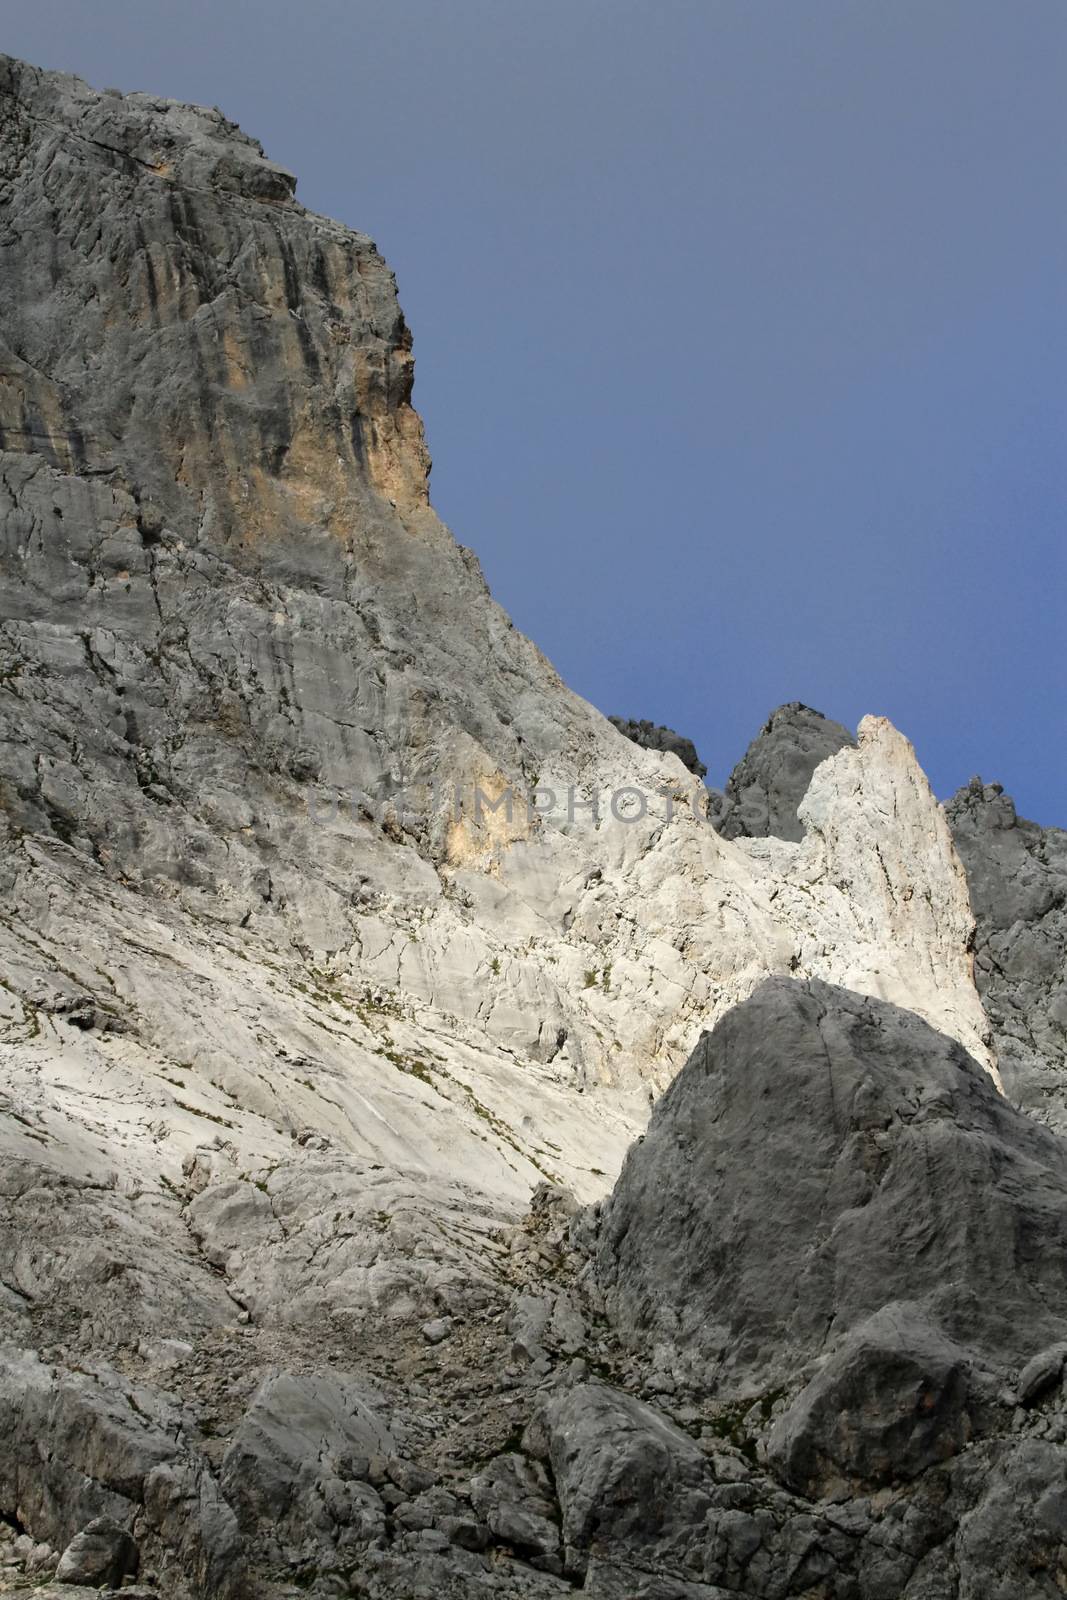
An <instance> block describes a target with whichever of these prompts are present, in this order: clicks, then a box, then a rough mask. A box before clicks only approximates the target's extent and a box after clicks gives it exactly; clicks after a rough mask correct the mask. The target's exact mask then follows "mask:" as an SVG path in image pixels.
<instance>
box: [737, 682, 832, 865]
mask: <svg viewBox="0 0 1067 1600" xmlns="http://www.w3.org/2000/svg"><path fill="white" fill-rule="evenodd" d="M855 742H856V741H855V739H854V738H853V736H852V734H851V733H849V731H848V729H847V728H845V727H842V725H841V723H839V722H831V721H830V719H829V717H824V716H823V715H822V714H821V712H818V711H813V710H812V709H811V707H810V706H805V705H801V703H800V701H799V700H793V701H791V702H790V704H789V705H785V706H779V707H778V709H777V711H772V712H771V715H770V717H769V718H768V719H767V721H766V722H765V723H764V725H763V727H762V728H761V729H760V731H759V733H758V734H757V736H756V738H755V739H753V741H752V743H751V744H750V745H749V747H748V749H747V750H746V751H745V754H744V755H743V756H742V758H741V760H740V761H739V762H738V764H737V766H736V767H735V768H734V770H733V771H732V772H731V774H730V776H729V778H728V779H727V782H726V791H725V792H726V805H725V808H724V810H723V814H722V817H721V820H720V821H719V822H718V824H717V826H718V829H719V832H720V833H721V834H722V835H723V837H724V838H726V839H741V838H750V839H764V838H766V837H768V835H773V836H774V837H776V838H779V839H802V838H803V836H804V828H803V825H802V824H801V822H800V819H799V818H798V816H797V807H798V806H799V804H800V802H801V800H803V798H804V796H805V794H806V793H807V790H808V785H809V784H810V782H811V776H812V773H813V772H814V771H815V768H816V767H817V766H818V765H819V763H820V762H821V761H825V760H826V759H827V758H828V757H829V756H832V755H835V754H836V753H837V751H838V750H843V749H845V747H846V746H848V745H854V744H855Z"/></svg>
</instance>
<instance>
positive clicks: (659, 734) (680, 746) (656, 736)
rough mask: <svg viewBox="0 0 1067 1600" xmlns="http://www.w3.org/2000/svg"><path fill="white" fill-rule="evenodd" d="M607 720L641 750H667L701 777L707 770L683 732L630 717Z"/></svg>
mask: <svg viewBox="0 0 1067 1600" xmlns="http://www.w3.org/2000/svg"><path fill="white" fill-rule="evenodd" d="M608 721H609V722H610V723H611V724H612V726H613V727H615V728H618V730H619V732H620V733H622V734H625V735H626V737H627V739H632V740H633V742H634V744H639V745H640V746H641V748H642V749H643V750H667V751H670V753H671V754H672V755H675V756H677V757H678V760H679V761H680V762H681V763H682V766H683V767H687V768H688V769H689V771H690V772H693V773H695V774H696V776H697V777H698V778H702V777H703V776H704V775H705V773H706V772H707V770H708V769H707V767H706V766H705V765H704V763H703V761H701V759H700V757H699V756H698V755H697V747H696V745H695V744H694V743H693V741H692V739H687V738H686V737H685V736H684V734H681V733H675V731H674V729H673V728H664V727H661V726H660V725H659V724H658V723H655V722H647V721H638V722H635V721H634V720H633V718H631V717H609V718H608Z"/></svg>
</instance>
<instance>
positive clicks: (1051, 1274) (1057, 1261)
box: [596, 978, 1067, 1397]
mask: <svg viewBox="0 0 1067 1600" xmlns="http://www.w3.org/2000/svg"><path fill="white" fill-rule="evenodd" d="M1065 1250H1067V1146H1064V1144H1062V1143H1061V1142H1060V1140H1058V1139H1057V1138H1055V1137H1054V1136H1053V1135H1052V1134H1050V1133H1049V1132H1048V1131H1047V1130H1046V1129H1044V1128H1041V1127H1039V1126H1038V1125H1037V1124H1035V1123H1034V1122H1033V1121H1032V1120H1031V1119H1030V1118H1028V1117H1026V1116H1024V1115H1022V1114H1021V1113H1020V1112H1018V1111H1016V1110H1015V1109H1014V1108H1013V1107H1012V1106H1011V1105H1010V1104H1009V1103H1008V1102H1007V1101H1006V1100H1005V1099H1004V1098H1003V1096H1001V1095H1000V1094H999V1093H998V1092H997V1090H996V1088H995V1087H994V1085H993V1082H992V1080H991V1078H990V1077H989V1075H988V1074H987V1073H986V1072H985V1071H984V1070H983V1069H982V1068H981V1067H980V1066H979V1065H978V1064H977V1063H976V1062H975V1061H973V1060H972V1059H971V1058H970V1057H969V1056H968V1055H967V1054H966V1052H965V1051H964V1050H963V1048H962V1047H961V1046H960V1045H959V1044H957V1043H956V1042H955V1041H953V1040H950V1039H948V1038H946V1037H945V1036H944V1035H941V1034H938V1033H936V1032H935V1031H934V1030H933V1029H932V1028H930V1027H929V1026H928V1025H927V1024H926V1023H924V1022H922V1021H920V1019H919V1018H917V1017H916V1016H914V1015H913V1014H912V1013H910V1012H906V1011H902V1010H900V1009H898V1008H897V1007H895V1006H891V1005H887V1004H884V1003H883V1002H880V1001H876V1000H869V999H864V998H862V997H860V996H858V995H854V994H852V993H850V992H849V991H847V990H841V989H835V988H833V987H831V986H830V985H827V984H823V983H820V982H816V981H811V982H806V983H799V982H794V981H792V980H789V979H786V978H775V979H769V980H767V981H766V982H765V983H764V984H763V985H761V987H760V988H759V989H758V990H757V991H756V993H755V994H754V995H753V996H752V998H751V999H750V1000H748V1001H747V1002H746V1003H745V1004H743V1005H740V1006H738V1007H736V1008H735V1009H734V1010H733V1011H732V1012H730V1013H729V1015H728V1016H727V1017H725V1018H724V1019H723V1021H722V1022H721V1023H720V1024H719V1025H718V1027H717V1028H716V1029H715V1031H714V1032H713V1033H712V1034H710V1035H705V1036H704V1038H703V1039H702V1040H701V1042H700V1044H699V1045H698V1046H697V1048H696V1050H695V1051H694V1053H693V1056H692V1057H691V1059H690V1061H689V1064H688V1065H687V1066H686V1067H685V1068H684V1069H683V1071H682V1072H681V1073H680V1074H679V1076H678V1077H677V1078H676V1079H675V1081H674V1083H673V1084H672V1085H671V1087H670V1089H668V1091H667V1093H666V1094H665V1095H664V1096H663V1098H662V1099H661V1100H660V1101H659V1103H658V1105H657V1107H656V1110H655V1112H654V1114H653V1117H652V1122H651V1126H650V1128H649V1130H648V1133H647V1135H646V1137H645V1138H644V1140H643V1141H642V1142H641V1143H639V1144H638V1145H636V1146H635V1147H634V1148H633V1149H632V1150H631V1152H630V1154H629V1156H628V1157H627V1160H626V1165H625V1167H624V1169H623V1173H622V1176H621V1177H620V1179H619V1182H618V1184H617V1185H616V1188H615V1192H614V1194H613V1195H612V1197H611V1198H610V1200H608V1201H607V1202H606V1203H605V1205H604V1210H603V1218H602V1221H601V1226H600V1235H599V1244H598V1250H597V1257H596V1271H597V1277H598V1280H599V1282H600V1283H601V1285H602V1286H603V1289H604V1292H605V1296H606V1301H607V1305H608V1307H609V1310H610V1313H611V1315H612V1316H613V1318H614V1319H615V1320H616V1322H617V1325H618V1326H619V1328H620V1330H621V1331H622V1333H623V1335H624V1336H625V1337H629V1338H630V1339H631V1340H638V1341H642V1342H645V1341H650V1342H660V1341H662V1342H663V1343H665V1344H667V1345H669V1346H671V1347H672V1348H673V1350H674V1351H675V1352H676V1354H677V1360H678V1363H679V1368H680V1370H682V1371H688V1372H689V1373H690V1374H693V1373H699V1374H700V1375H701V1382H702V1384H703V1385H704V1386H705V1387H707V1388H710V1390H711V1391H712V1392H716V1391H717V1392H720V1393H721V1394H723V1395H724V1396H738V1397H739V1396H744V1395H752V1394H758V1393H760V1392H765V1391H767V1390H769V1389H772V1388H774V1387H775V1386H779V1385H781V1384H782V1383H783V1382H788V1381H790V1380H792V1379H793V1378H794V1377H795V1375H796V1374H797V1373H798V1372H799V1371H800V1370H801V1369H803V1368H804V1367H805V1366H806V1365H807V1364H809V1363H812V1362H814V1361H816V1360H818V1359H819V1358H821V1357H823V1356H825V1355H826V1354H828V1353H829V1352H831V1351H832V1350H833V1349H834V1348H835V1347H837V1346H838V1345H840V1343H841V1341H842V1340H843V1339H845V1338H846V1337H847V1336H848V1335H850V1334H851V1333H852V1332H853V1330H855V1329H856V1328H857V1327H858V1326H859V1324H860V1323H861V1322H863V1321H865V1320H866V1319H867V1318H868V1317H870V1316H872V1315H873V1314H874V1313H876V1312H878V1311H880V1310H881V1309H882V1308H883V1307H886V1306H888V1305H890V1304H891V1303H893V1302H898V1301H909V1302H917V1303H918V1304H919V1305H920V1306H921V1307H922V1310H923V1314H924V1315H925V1316H926V1317H928V1318H929V1320H930V1321H931V1323H933V1324H934V1325H935V1326H936V1327H938V1328H939V1329H940V1331H941V1333H942V1334H943V1335H944V1336H945V1337H947V1338H948V1339H950V1340H953V1341H956V1342H959V1343H961V1344H964V1345H965V1346H966V1347H967V1349H968V1350H969V1351H970V1352H971V1355H972V1357H973V1359H974V1360H975V1361H977V1362H980V1363H985V1364H987V1365H989V1366H990V1367H994V1368H998V1369H1002V1370H1004V1371H1007V1370H1008V1369H1009V1368H1013V1367H1014V1366H1017V1365H1021V1364H1023V1363H1024V1362H1025V1361H1027V1360H1029V1359H1030V1357H1031V1356H1032V1355H1034V1354H1035V1353H1036V1352H1037V1351H1038V1350H1040V1349H1042V1348H1043V1347H1045V1346H1047V1345H1049V1344H1051V1343H1053V1342H1054V1341H1055V1340H1056V1339H1058V1338H1063V1337H1064V1334H1065V1333H1067V1276H1065V1275H1064V1272H1063V1267H1062V1262H1063V1259H1064V1252H1065Z"/></svg>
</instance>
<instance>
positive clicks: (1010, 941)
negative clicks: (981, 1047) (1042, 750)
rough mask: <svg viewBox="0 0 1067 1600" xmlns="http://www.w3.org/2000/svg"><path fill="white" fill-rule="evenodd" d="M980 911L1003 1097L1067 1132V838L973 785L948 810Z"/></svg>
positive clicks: (977, 972)
mask: <svg viewBox="0 0 1067 1600" xmlns="http://www.w3.org/2000/svg"><path fill="white" fill-rule="evenodd" d="M945 809H946V813H947V815H948V820H949V826H950V827H951V829H952V837H953V839H954V841H955V845H956V849H957V851H958V852H959V856H960V860H961V861H962V862H963V865H964V868H965V870H966V873H967V883H968V887H969V889H970V894H971V904H972V906H973V908H974V914H975V921H976V924H977V927H976V931H975V953H974V978H975V983H976V984H977V986H978V992H979V994H980V995H981V996H982V999H983V1001H984V1003H985V1008H986V1014H987V1016H988V1017H989V1021H990V1024H991V1026H992V1029H993V1035H994V1040H995V1043H996V1049H997V1054H998V1056H999V1059H1000V1070H1001V1076H1002V1078H1003V1080H1004V1089H1005V1093H1006V1094H1007V1095H1008V1096H1009V1098H1011V1099H1012V1100H1014V1101H1016V1102H1017V1103H1018V1104H1019V1105H1021V1106H1023V1107H1024V1108H1025V1109H1026V1110H1027V1111H1028V1112H1030V1114H1031V1115H1032V1116H1035V1117H1037V1118H1038V1119H1039V1120H1041V1121H1042V1122H1047V1123H1049V1124H1050V1126H1052V1127H1055V1128H1057V1129H1058V1130H1060V1131H1061V1132H1062V1131H1067V1112H1065V1109H1064V1107H1065V1103H1067V1102H1065V1099H1064V1091H1065V1090H1067V832H1064V830H1063V829H1062V828H1042V827H1039V826H1038V824H1037V823H1036V822H1027V821H1026V820H1025V819H1024V818H1022V817H1020V816H1019V815H1018V813H1017V812H1016V810H1015V806H1014V804H1013V803H1012V800H1011V797H1010V796H1009V795H1006V794H1005V793H1004V792H1003V790H1002V789H1001V787H1000V785H999V784H983V783H982V781H981V779H979V778H975V779H973V780H972V782H971V783H970V784H969V785H968V786H967V787H966V788H965V789H961V790H959V792H958V793H957V794H956V795H954V796H953V798H952V799H951V800H950V801H949V802H948V804H947V806H946V808H945Z"/></svg>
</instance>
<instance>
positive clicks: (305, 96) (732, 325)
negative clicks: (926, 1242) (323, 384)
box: [0, 0, 1067, 824]
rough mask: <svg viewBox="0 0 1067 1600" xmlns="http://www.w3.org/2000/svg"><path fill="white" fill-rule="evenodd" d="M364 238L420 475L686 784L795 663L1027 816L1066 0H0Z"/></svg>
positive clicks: (1051, 446)
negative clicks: (668, 745)
mask: <svg viewBox="0 0 1067 1600" xmlns="http://www.w3.org/2000/svg"><path fill="white" fill-rule="evenodd" d="M0 24H2V25H0V48H3V49H5V50H7V51H9V52H11V53H13V54H16V55H22V56H25V57H27V58H28V59H30V60H33V61H35V62H37V63H38V64H39V65H43V66H54V67H60V68H63V69H66V70H71V71H77V72H79V73H80V74H81V75H82V76H83V77H86V78H88V79H89V80H90V81H91V82H94V83H96V84H97V85H98V86H100V87H105V86H112V85H113V86H115V87H118V88H122V89H146V90H150V91H152V92H155V93H158V94H164V95H168V96H172V97H175V98H180V99H189V100H196V101H200V102H206V103H208V104H218V105H220V106H221V107H222V108H223V109H224V110H225V111H226V112H227V114H228V115H229V116H231V117H233V118H234V119H235V120H237V121H239V122H240V123H241V124H242V126H243V127H245V128H246V129H247V130H248V131H249V132H250V133H253V134H255V135H256V136H257V137H259V138H260V139H261V140H262V141H263V143H264V144H265V146H266V147H267V150H268V153H269V154H270V155H271V156H273V157H274V158H275V159H276V160H278V161H280V162H282V163H283V164H284V165H286V166H288V167H290V168H291V169H292V170H294V171H295V172H296V173H297V174H298V176H299V179H300V187H299V191H298V193H299V197H300V198H301V199H302V200H303V201H304V202H305V204H307V205H310V206H313V207H314V208H315V209H317V210H321V211H326V212H329V213H330V214H331V215H333V216H336V217H339V218H341V219H342V220H344V221H345V222H348V223H350V224H351V225H353V226H354V227H358V228H360V229H362V230H363V231H364V232H367V233H369V234H371V235H372V237H373V238H375V240H376V241H377V242H378V244H379V246H380V247H381V249H382V250H383V252H384V253H385V255H386V256H387V258H388V260H389V261H390V262H391V264H392V265H393V267H394V268H395V270H396V272H397V275H398V278H399V283H400V292H401V300H402V303H403V305H404V308H405V311H406V313H407V315H408V319H409V321H410V322H411V324H412V327H413V329H414V334H415V355H416V371H417V378H416V402H417V404H418V406H419V409H420V410H421V412H422V414H423V416H424V418H425V420H426V425H427V431H428V436H429V442H430V447H431V450H432V452H433V455H434V461H435V466H434V475H433V494H434V500H435V503H436V505H437V508H438V510H439V511H440V513H441V514H442V516H443V517H444V518H445V520H446V521H447V522H448V523H449V524H450V525H451V527H452V528H453V530H454V531H455V533H456V535H457V537H458V538H459V539H460V540H461V541H462V542H463V543H464V544H469V545H471V546H473V548H474V549H475V550H476V551H477V552H478V554H479V556H480V557H481V560H482V563H483V565H484V567H485V570H486V573H487V576H488V578H489V581H490V583H491V585H492V587H493V590H494V592H495V594H496V595H497V597H498V599H500V600H501V601H502V603H503V604H504V605H505V606H506V607H507V609H508V610H509V611H510V612H511V614H512V615H513V616H514V618H515V620H516V622H517V623H518V624H519V626H520V627H521V628H523V629H524V631H525V632H527V633H529V634H531V635H532V636H533V637H534V638H535V639H536V640H537V642H538V643H539V644H540V645H541V646H542V648H543V649H544V650H545V651H546V652H547V653H548V654H549V655H550V656H551V657H552V658H553V660H554V661H555V663H556V665H557V666H558V667H559V669H560V670H561V672H562V673H563V675H564V676H565V677H566V678H567V680H568V681H569V682H570V683H571V684H572V685H573V686H574V687H575V688H576V689H577V690H579V692H580V693H582V694H584V695H586V696H587V697H588V698H589V699H590V700H592V701H593V702H594V703H595V704H597V705H598V706H600V707H601V708H602V709H603V710H604V711H607V712H617V713H620V714H623V715H628V716H636V717H641V716H645V717H651V718H653V719H655V720H657V721H663V722H668V723H670V724H672V725H673V726H674V727H676V728H678V729H679V730H680V731H682V732H683V733H686V734H689V735H690V736H691V737H692V738H693V739H695V740H696V743H697V745H698V747H699V749H700V751H701V753H702V754H703V756H704V759H705V760H706V761H707V763H708V766H709V769H710V771H709V781H712V782H719V781H721V780H722V778H723V777H724V776H725V774H726V772H727V771H728V769H729V767H730V766H731V765H732V764H733V762H734V760H735V759H736V758H737V757H738V756H739V755H740V754H741V753H742V751H743V749H744V747H745V745H746V744H747V742H748V740H749V739H750V738H751V737H752V735H753V734H754V733H755V732H756V731H757V729H758V727H759V726H760V724H761V723H762V721H763V720H764V718H765V717H766V715H767V713H768V712H769V711H770V710H771V709H772V707H774V706H775V705H777V704H779V703H780V702H782V701H783V700H793V699H799V700H804V701H807V702H808V703H809V704H811V705H814V706H816V707H818V708H819V709H820V710H823V711H825V712H827V713H828V714H830V715H832V716H835V717H837V718H839V719H841V720H842V721H846V722H849V723H850V724H852V725H855V723H856V721H857V720H858V719H859V717H860V716H862V715H863V713H864V712H866V711H875V712H882V713H884V714H886V715H888V716H890V717H891V718H892V719H893V721H894V722H896V723H897V725H898V726H899V727H901V728H902V729H903V730H904V731H905V732H906V733H907V734H908V735H909V736H910V737H911V738H912V739H913V740H914V742H915V744H916V746H917V748H918V751H919V755H920V757H921V759H922V761H923V763H924V765H925V767H926V769H927V771H928V773H929V774H930V777H931V780H932V782H933V784H934V787H935V789H936V790H937V792H938V793H939V794H941V795H945V794H948V793H951V791H952V790H953V789H954V788H955V787H956V786H957V785H958V784H960V783H964V782H966V781H967V779H968V778H969V777H970V776H971V774H972V773H974V772H980V773H981V774H982V775H983V777H985V779H986V780H987V781H992V780H994V779H995V780H997V781H1000V782H1002V783H1003V784H1004V785H1005V786H1006V787H1007V788H1008V789H1009V790H1010V791H1011V792H1013V793H1014V794H1015V796H1016V799H1017V801H1018V803H1019V807H1020V809H1021V810H1022V811H1023V812H1025V813H1026V814H1029V815H1031V816H1034V817H1035V818H1037V819H1038V820H1039V821H1042V822H1057V823H1060V824H1067V650H1065V634H1067V626H1065V624H1067V451H1065V447H1064V445H1065V436H1067V429H1065V420H1067V418H1065V412H1067V359H1065V358H1067V159H1065V158H1067V3H1065V0H803V3H802V0H374V3H370V0H302V3H301V4H292V3H286V4H282V3H281V0H247V3H240V0H181V4H177V3H151V0H34V4H33V5H32V6H27V5H25V4H23V3H20V4H18V5H14V4H11V3H10V0H0Z"/></svg>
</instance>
